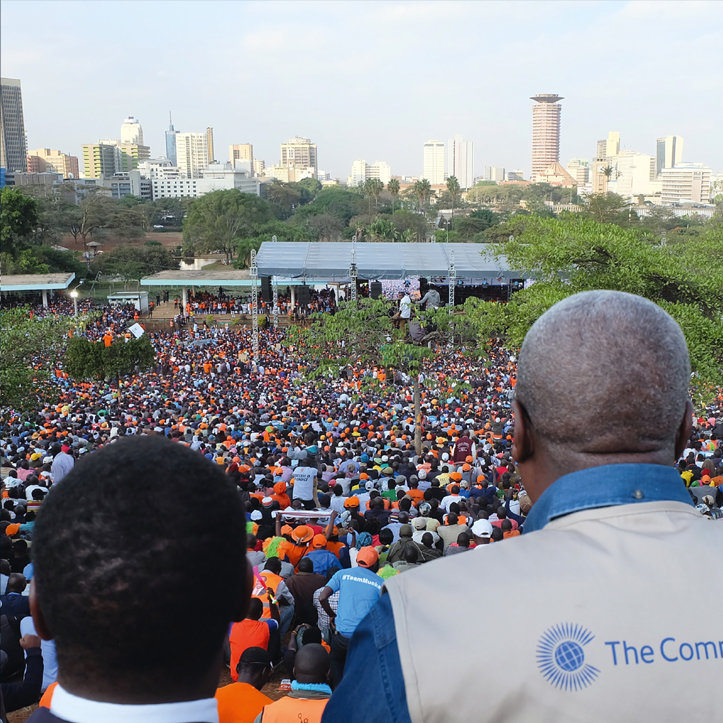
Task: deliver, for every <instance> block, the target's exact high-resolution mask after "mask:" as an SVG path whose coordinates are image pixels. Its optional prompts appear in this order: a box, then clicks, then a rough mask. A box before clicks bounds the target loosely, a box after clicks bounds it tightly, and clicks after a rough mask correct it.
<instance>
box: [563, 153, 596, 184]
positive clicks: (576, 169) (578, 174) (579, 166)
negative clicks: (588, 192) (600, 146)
mask: <svg viewBox="0 0 723 723" xmlns="http://www.w3.org/2000/svg"><path fill="white" fill-rule="evenodd" d="M567 172H568V173H569V174H570V175H571V176H572V177H573V178H574V179H575V183H576V184H577V185H578V187H580V186H586V185H587V184H588V183H589V182H590V161H588V160H587V159H585V158H573V159H572V160H571V161H570V162H569V163H568V164H567Z"/></svg>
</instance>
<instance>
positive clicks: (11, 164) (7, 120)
mask: <svg viewBox="0 0 723 723" xmlns="http://www.w3.org/2000/svg"><path fill="white" fill-rule="evenodd" d="M0 84H1V85H0V167H2V168H4V169H6V171H7V172H8V173H14V172H15V171H27V170H28V144H27V140H26V138H25V120H24V118H23V94H22V90H21V89H20V81H19V80H16V79H15V78H2V80H1V81H0Z"/></svg>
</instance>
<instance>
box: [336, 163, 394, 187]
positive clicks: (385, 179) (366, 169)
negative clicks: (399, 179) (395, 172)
mask: <svg viewBox="0 0 723 723" xmlns="http://www.w3.org/2000/svg"><path fill="white" fill-rule="evenodd" d="M368 178H378V179H379V180H380V181H381V182H382V183H383V184H384V185H385V186H386V185H387V183H389V181H391V180H392V167H391V166H390V165H389V164H388V163H387V162H386V161H374V163H367V162H366V161H365V160H363V159H362V160H357V161H354V163H352V164H351V173H350V174H349V177H348V179H347V186H350V187H355V186H358V185H359V184H360V183H364V181H366V180H367V179H368Z"/></svg>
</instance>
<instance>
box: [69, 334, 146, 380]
mask: <svg viewBox="0 0 723 723" xmlns="http://www.w3.org/2000/svg"><path fill="white" fill-rule="evenodd" d="M155 356H156V354H155V351H154V349H153V344H152V343H151V341H150V339H149V338H148V336H147V335H145V334H144V335H143V336H141V337H139V338H138V339H129V340H128V341H121V340H118V339H117V340H115V341H114V342H113V343H112V344H111V345H110V346H108V347H107V346H105V344H104V343H103V342H102V341H95V342H93V341H90V340H89V339H86V338H85V337H82V336H76V337H73V338H72V339H71V340H70V341H69V342H68V351H67V355H66V364H65V366H66V369H67V371H68V373H69V374H70V376H72V377H73V378H74V379H107V378H119V377H122V376H125V375H126V374H133V373H136V372H140V371H144V370H146V369H150V368H151V367H152V366H153V362H154V360H155Z"/></svg>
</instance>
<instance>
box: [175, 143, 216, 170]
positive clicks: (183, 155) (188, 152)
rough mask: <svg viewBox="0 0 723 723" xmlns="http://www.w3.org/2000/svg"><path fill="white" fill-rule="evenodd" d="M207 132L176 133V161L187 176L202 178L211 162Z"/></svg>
mask: <svg viewBox="0 0 723 723" xmlns="http://www.w3.org/2000/svg"><path fill="white" fill-rule="evenodd" d="M210 160H212V159H209V157H208V138H207V136H206V133H181V132H179V133H176V162H177V165H178V169H179V171H180V172H181V175H182V176H184V177H185V178H200V177H201V171H202V170H203V169H204V168H206V167H207V166H208V164H209V162H210Z"/></svg>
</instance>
